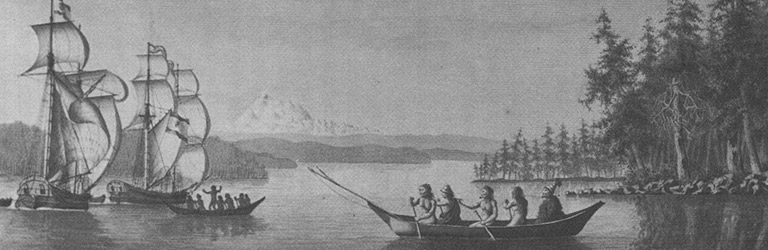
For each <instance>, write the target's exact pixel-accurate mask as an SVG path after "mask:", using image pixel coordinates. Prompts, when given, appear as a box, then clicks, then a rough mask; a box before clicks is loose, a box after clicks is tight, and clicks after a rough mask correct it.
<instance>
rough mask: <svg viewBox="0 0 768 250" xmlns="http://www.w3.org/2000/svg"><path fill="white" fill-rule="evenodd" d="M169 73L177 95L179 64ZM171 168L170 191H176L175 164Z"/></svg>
mask: <svg viewBox="0 0 768 250" xmlns="http://www.w3.org/2000/svg"><path fill="white" fill-rule="evenodd" d="M171 74H174V75H173V76H174V77H173V78H174V79H175V85H176V96H177V97H178V96H179V64H178V63H177V64H176V68H175V69H171ZM171 167H172V168H173V171H172V172H171V177H172V178H171V192H176V164H175V162H174V164H173V165H172V166H171Z"/></svg>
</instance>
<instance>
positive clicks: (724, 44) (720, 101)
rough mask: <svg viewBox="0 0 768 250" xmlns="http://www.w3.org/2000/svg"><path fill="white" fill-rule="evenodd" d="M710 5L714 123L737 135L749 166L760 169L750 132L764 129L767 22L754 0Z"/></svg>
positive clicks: (767, 89) (724, 0)
mask: <svg viewBox="0 0 768 250" xmlns="http://www.w3.org/2000/svg"><path fill="white" fill-rule="evenodd" d="M712 9H713V14H712V16H713V23H714V24H713V26H714V27H713V28H711V30H717V31H718V32H717V33H718V34H717V35H719V37H718V38H719V39H711V40H714V41H713V45H712V47H711V48H712V50H713V51H712V57H713V58H712V59H711V60H710V62H711V64H710V67H709V69H710V70H711V73H712V76H713V78H714V79H713V80H714V81H712V87H713V88H714V89H715V91H714V92H715V94H714V95H713V98H712V101H713V102H714V103H716V106H717V107H718V111H719V112H718V113H719V114H720V116H721V117H719V119H717V121H718V125H719V127H720V128H721V129H722V130H725V131H731V133H736V134H738V135H739V136H740V137H741V140H742V141H743V144H741V145H744V147H745V148H744V149H743V150H742V151H744V152H745V154H746V156H747V157H746V158H747V159H746V161H747V162H748V165H749V168H750V171H751V172H752V173H760V172H761V169H760V166H759V159H758V158H757V154H756V153H755V150H756V149H755V148H756V147H755V146H754V144H755V142H753V139H754V138H755V136H753V134H754V132H755V131H763V133H765V130H766V122H765V119H766V118H768V116H767V114H766V112H768V111H766V110H767V109H768V103H766V102H767V100H768V84H766V83H767V82H766V80H768V71H766V68H768V60H766V59H768V49H767V48H768V47H767V46H768V44H766V39H768V32H767V31H768V28H767V27H766V21H767V20H766V11H765V9H764V4H762V3H761V1H755V0H717V1H715V2H714V3H713V4H712ZM761 137H763V138H764V136H761ZM758 138H759V137H758ZM731 139H732V140H733V141H734V142H733V143H731V144H734V145H738V144H737V143H735V141H738V140H736V139H735V138H734V137H731ZM728 164H729V165H730V164H732V162H728Z"/></svg>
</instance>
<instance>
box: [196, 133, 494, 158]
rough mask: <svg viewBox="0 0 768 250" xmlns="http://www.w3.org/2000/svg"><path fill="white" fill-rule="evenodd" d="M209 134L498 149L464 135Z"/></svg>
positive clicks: (331, 142) (235, 138) (350, 144)
mask: <svg viewBox="0 0 768 250" xmlns="http://www.w3.org/2000/svg"><path fill="white" fill-rule="evenodd" d="M211 133H212V134H214V135H216V136H218V137H220V138H222V139H224V140H227V141H245V140H253V139H262V138H273V139H283V140H287V141H291V142H304V141H311V142H319V143H322V144H326V145H330V146H335V147H354V146H362V145H379V146H385V147H391V148H400V147H412V148H415V149H418V150H426V149H445V150H458V151H464V152H473V153H487V154H493V153H494V152H496V151H497V150H499V149H500V148H501V141H496V140H491V139H485V138H480V137H472V136H463V135H381V134H355V135H346V136H317V135H310V134H288V133H276V134H265V133H242V132H228V131H213V132H211Z"/></svg>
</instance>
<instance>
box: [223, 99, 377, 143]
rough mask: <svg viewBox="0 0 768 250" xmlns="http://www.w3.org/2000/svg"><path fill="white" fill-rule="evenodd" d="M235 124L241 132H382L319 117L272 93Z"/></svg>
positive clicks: (241, 116) (334, 134)
mask: <svg viewBox="0 0 768 250" xmlns="http://www.w3.org/2000/svg"><path fill="white" fill-rule="evenodd" d="M235 127H236V128H237V129H236V130H238V131H239V132H247V133H263V134H278V133H291V134H310V135H320V136H337V135H339V136H340V135H351V134H378V133H380V131H379V130H377V129H371V128H365V127H357V126H354V125H350V124H346V123H337V122H334V121H328V120H322V119H315V118H313V117H312V115H310V114H309V112H307V110H306V109H304V107H302V106H301V105H300V104H296V103H293V102H292V101H290V100H280V99H277V98H275V97H273V96H270V95H268V94H263V95H261V97H260V98H258V99H257V100H256V101H255V102H253V104H252V105H251V107H250V108H249V109H248V110H246V111H245V112H244V113H243V114H242V115H240V117H239V118H237V120H236V121H235Z"/></svg>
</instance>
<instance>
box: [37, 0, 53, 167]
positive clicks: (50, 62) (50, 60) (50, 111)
mask: <svg viewBox="0 0 768 250" xmlns="http://www.w3.org/2000/svg"><path fill="white" fill-rule="evenodd" d="M53 15H54V12H53V0H51V15H50V18H49V19H48V23H49V26H48V31H49V33H48V69H47V73H48V77H46V78H47V81H48V82H47V84H50V88H51V92H50V93H49V96H48V123H47V126H46V127H47V129H46V131H45V133H46V134H45V138H44V139H43V164H42V166H40V168H41V171H40V172H41V173H42V174H43V178H45V177H46V176H47V175H48V160H49V159H48V158H49V156H48V152H50V150H51V149H50V147H51V127H52V126H51V123H52V120H53V97H54V92H56V84H54V79H53V78H54V77H55V75H54V74H55V72H54V70H53Z"/></svg>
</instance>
